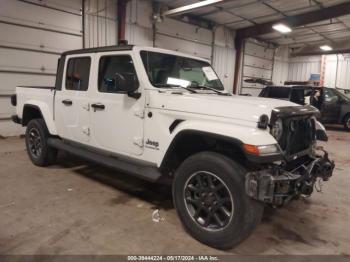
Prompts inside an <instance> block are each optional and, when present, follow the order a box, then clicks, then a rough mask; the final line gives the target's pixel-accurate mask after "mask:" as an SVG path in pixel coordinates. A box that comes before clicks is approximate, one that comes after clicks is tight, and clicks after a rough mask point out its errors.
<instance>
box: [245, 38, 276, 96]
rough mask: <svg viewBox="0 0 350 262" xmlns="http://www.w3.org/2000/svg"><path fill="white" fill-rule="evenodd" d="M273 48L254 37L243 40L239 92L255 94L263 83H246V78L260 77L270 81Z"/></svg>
mask: <svg viewBox="0 0 350 262" xmlns="http://www.w3.org/2000/svg"><path fill="white" fill-rule="evenodd" d="M274 53H275V48H273V47H269V46H268V45H267V44H265V43H262V42H260V41H256V40H254V39H247V40H245V42H244V48H243V60H242V70H241V83H240V85H241V88H240V93H241V94H250V95H253V96H257V95H258V94H259V93H260V91H261V89H262V88H263V87H264V85H262V84H259V83H247V82H245V81H244V80H246V79H256V78H261V79H264V80H267V81H272V75H273V67H274Z"/></svg>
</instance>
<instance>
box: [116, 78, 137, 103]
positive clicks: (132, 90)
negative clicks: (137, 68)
mask: <svg viewBox="0 0 350 262" xmlns="http://www.w3.org/2000/svg"><path fill="white" fill-rule="evenodd" d="M114 85H115V90H116V91H117V92H118V93H124V94H127V95H128V96H130V97H133V98H136V99H138V98H140V97H141V93H138V92H136V90H137V89H138V88H139V81H138V79H137V76H136V74H135V73H116V74H115V75H114Z"/></svg>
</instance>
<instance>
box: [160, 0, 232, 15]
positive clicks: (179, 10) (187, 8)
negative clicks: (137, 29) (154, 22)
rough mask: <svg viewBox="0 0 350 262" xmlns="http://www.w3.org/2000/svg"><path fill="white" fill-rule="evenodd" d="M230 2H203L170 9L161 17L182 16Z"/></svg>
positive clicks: (224, 0)
mask: <svg viewBox="0 0 350 262" xmlns="http://www.w3.org/2000/svg"><path fill="white" fill-rule="evenodd" d="M229 1H232V0H204V1H201V2H198V3H194V4H190V5H184V6H180V7H177V8H174V9H170V10H168V11H165V12H164V13H163V14H162V15H163V16H178V15H183V14H187V13H191V12H194V11H197V10H199V9H201V8H203V7H208V6H213V5H217V4H222V3H224V2H229Z"/></svg>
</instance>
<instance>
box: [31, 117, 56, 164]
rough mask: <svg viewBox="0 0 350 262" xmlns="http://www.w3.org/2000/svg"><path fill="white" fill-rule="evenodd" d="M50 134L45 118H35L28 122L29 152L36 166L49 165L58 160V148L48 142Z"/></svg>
mask: <svg viewBox="0 0 350 262" xmlns="http://www.w3.org/2000/svg"><path fill="white" fill-rule="evenodd" d="M49 136H50V134H49V131H48V130H47V127H46V124H45V121H44V120H43V119H33V120H31V121H30V122H29V123H28V125H27V129H26V134H25V141H26V147H27V153H28V156H29V158H30V160H31V161H32V163H33V164H34V165H36V166H48V165H50V164H53V163H54V162H55V160H56V157H57V150H56V149H54V148H52V147H49V146H48V144H47V139H48V138H49Z"/></svg>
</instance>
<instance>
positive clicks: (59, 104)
mask: <svg viewBox="0 0 350 262" xmlns="http://www.w3.org/2000/svg"><path fill="white" fill-rule="evenodd" d="M66 61H67V62H66V65H65V69H64V74H63V79H62V88H61V90H57V92H56V95H55V122H56V126H57V132H58V134H59V136H60V137H62V138H65V139H68V140H72V141H76V142H80V143H88V142H89V140H90V116H89V111H90V106H89V95H88V89H89V82H90V69H91V64H92V62H91V61H92V55H89V54H84V55H79V56H69V57H67V59H66Z"/></svg>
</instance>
